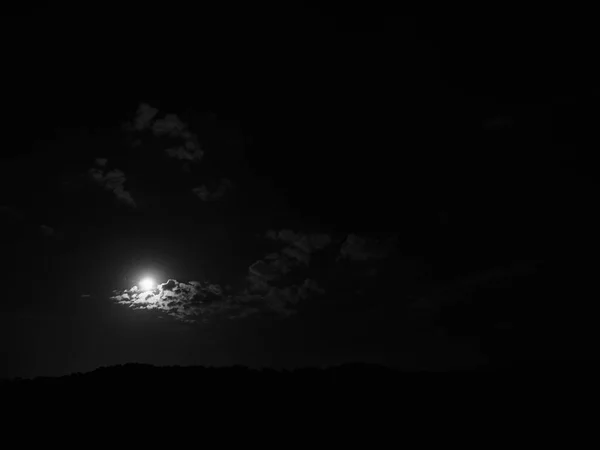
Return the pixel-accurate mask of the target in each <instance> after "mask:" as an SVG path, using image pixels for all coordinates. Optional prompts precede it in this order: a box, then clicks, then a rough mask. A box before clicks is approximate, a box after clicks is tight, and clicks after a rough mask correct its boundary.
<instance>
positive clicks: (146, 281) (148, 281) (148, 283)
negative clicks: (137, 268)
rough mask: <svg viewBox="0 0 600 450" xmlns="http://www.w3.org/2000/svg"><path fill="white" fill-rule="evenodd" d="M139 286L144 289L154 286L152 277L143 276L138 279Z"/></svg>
mask: <svg viewBox="0 0 600 450" xmlns="http://www.w3.org/2000/svg"><path fill="white" fill-rule="evenodd" d="M140 288H142V289H143V290H144V291H149V290H150V289H152V288H154V280H153V279H152V278H143V279H142V280H140Z"/></svg>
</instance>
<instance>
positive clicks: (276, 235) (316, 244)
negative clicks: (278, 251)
mask: <svg viewBox="0 0 600 450" xmlns="http://www.w3.org/2000/svg"><path fill="white" fill-rule="evenodd" d="M266 237H267V238H269V239H272V240H278V241H283V242H287V243H288V244H290V245H288V246H287V247H285V248H284V249H283V250H282V254H283V255H286V256H288V257H289V258H292V259H295V260H297V261H299V262H301V263H303V264H305V265H308V264H309V263H310V255H311V254H312V253H314V252H316V251H318V250H321V249H323V248H325V247H327V246H328V245H329V244H331V237H330V236H329V235H327V234H324V233H314V234H305V233H296V232H294V231H292V230H289V229H284V230H281V231H279V232H276V231H274V230H269V231H267V234H266Z"/></svg>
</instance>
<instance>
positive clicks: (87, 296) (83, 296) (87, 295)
mask: <svg viewBox="0 0 600 450" xmlns="http://www.w3.org/2000/svg"><path fill="white" fill-rule="evenodd" d="M80 297H81V298H89V297H91V295H90V294H81V295H80Z"/></svg>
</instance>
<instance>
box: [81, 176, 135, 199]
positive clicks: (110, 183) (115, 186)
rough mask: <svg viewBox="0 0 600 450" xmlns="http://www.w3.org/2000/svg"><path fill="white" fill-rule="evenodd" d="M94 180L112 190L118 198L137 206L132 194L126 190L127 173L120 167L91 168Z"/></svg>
mask: <svg viewBox="0 0 600 450" xmlns="http://www.w3.org/2000/svg"><path fill="white" fill-rule="evenodd" d="M89 175H90V177H91V178H92V180H93V181H94V182H95V183H97V184H98V185H100V186H102V187H103V188H104V189H106V190H107V191H111V192H112V193H113V194H114V195H115V197H117V199H118V200H119V201H121V202H123V203H125V204H127V205H129V206H132V207H135V206H136V204H135V201H134V200H133V197H132V196H131V194H130V193H129V192H128V191H127V190H125V182H126V181H127V178H126V177H125V173H123V171H121V170H119V169H112V170H103V169H99V168H92V169H90V170H89Z"/></svg>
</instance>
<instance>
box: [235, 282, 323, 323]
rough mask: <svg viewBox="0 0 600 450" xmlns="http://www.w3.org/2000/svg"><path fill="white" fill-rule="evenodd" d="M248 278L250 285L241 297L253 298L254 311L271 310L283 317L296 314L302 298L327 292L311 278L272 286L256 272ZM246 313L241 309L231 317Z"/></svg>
mask: <svg viewBox="0 0 600 450" xmlns="http://www.w3.org/2000/svg"><path fill="white" fill-rule="evenodd" d="M247 280H248V283H249V285H250V287H249V288H248V289H247V291H246V292H245V293H244V294H243V295H241V296H239V298H240V299H247V300H246V301H248V300H251V301H252V302H253V304H254V309H255V310H256V311H254V312H258V311H263V312H264V311H270V312H274V313H276V314H278V315H279V316H282V317H289V316H291V315H293V314H295V313H296V305H297V304H298V303H299V302H300V301H301V300H307V299H308V298H309V297H311V296H312V295H314V294H324V293H325V290H324V289H322V288H321V287H320V286H319V284H318V283H317V282H316V281H315V280H312V279H310V278H306V279H305V280H304V281H303V282H302V284H293V285H290V286H272V285H270V284H269V283H268V279H267V278H263V277H261V276H260V275H256V274H250V275H249V276H248V278H247ZM243 301H244V300H242V302H243ZM246 315H247V313H246V312H244V311H241V312H240V313H239V314H238V315H237V316H232V317H231V318H237V317H245V316H246Z"/></svg>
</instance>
